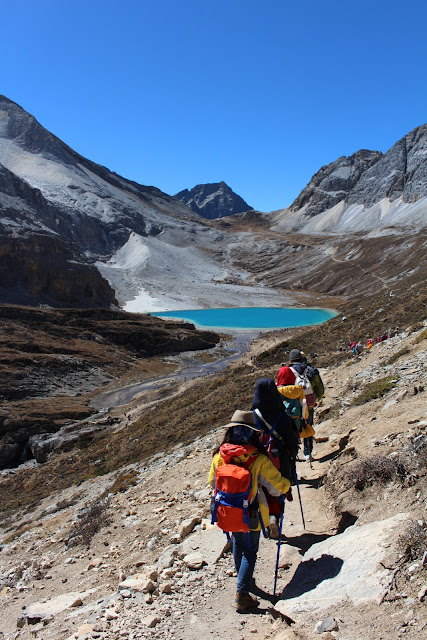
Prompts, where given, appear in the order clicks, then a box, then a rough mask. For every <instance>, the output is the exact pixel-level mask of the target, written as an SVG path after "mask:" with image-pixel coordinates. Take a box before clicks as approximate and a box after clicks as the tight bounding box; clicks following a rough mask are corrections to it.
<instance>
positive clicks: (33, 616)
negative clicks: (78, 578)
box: [25, 589, 95, 624]
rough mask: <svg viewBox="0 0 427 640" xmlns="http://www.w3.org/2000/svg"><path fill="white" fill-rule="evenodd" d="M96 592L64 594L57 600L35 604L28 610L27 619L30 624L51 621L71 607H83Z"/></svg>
mask: <svg viewBox="0 0 427 640" xmlns="http://www.w3.org/2000/svg"><path fill="white" fill-rule="evenodd" d="M94 591H95V589H90V590H89V591H85V592H83V593H78V592H70V593H64V594H62V595H60V596H57V597H56V598H52V600H47V602H33V603H32V604H30V605H28V607H27V608H26V610H25V617H26V618H27V620H28V622H29V623H30V624H36V623H37V622H40V621H48V620H51V619H52V618H53V617H54V616H55V615H57V614H58V613H61V611H65V610H66V609H70V608H71V607H76V606H81V605H82V604H83V600H84V599H85V598H86V597H87V596H88V595H89V594H91V593H93V592H94Z"/></svg>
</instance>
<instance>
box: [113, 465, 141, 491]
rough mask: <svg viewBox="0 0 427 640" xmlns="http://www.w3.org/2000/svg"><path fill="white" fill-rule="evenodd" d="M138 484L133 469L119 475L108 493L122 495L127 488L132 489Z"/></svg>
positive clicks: (135, 472)
mask: <svg viewBox="0 0 427 640" xmlns="http://www.w3.org/2000/svg"><path fill="white" fill-rule="evenodd" d="M136 484H138V472H137V471H135V469H132V470H131V471H128V472H127V473H121V474H120V475H119V476H117V478H116V479H115V480H114V482H113V484H112V485H111V487H110V488H109V489H108V492H109V493H124V492H125V491H126V489H128V488H129V487H134V486H135V485H136Z"/></svg>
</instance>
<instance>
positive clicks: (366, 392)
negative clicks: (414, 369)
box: [352, 376, 399, 405]
mask: <svg viewBox="0 0 427 640" xmlns="http://www.w3.org/2000/svg"><path fill="white" fill-rule="evenodd" d="M398 380H399V377H398V376H385V378H379V379H378V380H375V381H374V382H368V383H367V384H365V385H364V387H363V388H362V391H361V393H359V395H358V396H356V397H355V398H354V399H353V402H352V404H353V405H360V404H365V402H369V401H370V400H375V399H376V398H382V396H384V395H385V394H386V393H387V392H388V391H390V389H393V388H394V387H395V386H396V383H397V382H398Z"/></svg>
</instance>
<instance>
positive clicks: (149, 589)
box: [119, 573, 156, 593]
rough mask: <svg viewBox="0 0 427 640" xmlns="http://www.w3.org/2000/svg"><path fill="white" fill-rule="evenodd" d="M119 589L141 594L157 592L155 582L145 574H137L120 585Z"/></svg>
mask: <svg viewBox="0 0 427 640" xmlns="http://www.w3.org/2000/svg"><path fill="white" fill-rule="evenodd" d="M119 589H132V590H133V591H140V592H141V593H153V591H155V590H156V585H155V584H154V582H153V581H152V580H151V579H150V578H148V577H147V576H146V575H145V574H141V573H136V574H135V575H133V576H131V577H130V578H126V580H123V582H121V583H120V584H119Z"/></svg>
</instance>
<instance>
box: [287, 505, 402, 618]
mask: <svg viewBox="0 0 427 640" xmlns="http://www.w3.org/2000/svg"><path fill="white" fill-rule="evenodd" d="M408 517H409V516H408V514H407V513H399V514H397V515H395V516H393V517H392V518H389V519H387V520H381V521H376V522H371V523H369V524H365V525H359V524H355V525H353V526H352V527H349V528H348V529H346V530H345V531H344V533H341V534H339V535H336V536H333V537H331V538H328V539H327V540H324V541H323V542H319V543H318V544H315V545H313V546H312V547H311V549H310V550H309V551H308V552H307V554H306V555H305V556H304V560H303V562H301V564H300V565H299V567H298V569H297V570H296V572H295V574H294V576H293V578H292V579H291V581H290V582H289V583H288V585H287V586H286V587H285V589H284V590H283V592H282V594H281V599H280V600H279V602H278V603H277V604H276V605H275V609H276V610H277V611H278V612H279V613H280V614H282V615H286V616H289V617H291V618H292V617H293V616H294V615H295V613H297V612H301V611H305V612H307V611H313V612H316V611H321V610H323V609H327V608H328V607H330V606H333V605H338V604H340V603H341V602H342V601H343V600H345V599H346V598H348V599H349V600H350V601H351V602H352V603H353V604H354V605H355V606H357V605H359V604H362V603H366V602H369V601H373V602H379V601H380V600H381V597H382V595H383V593H384V590H385V588H386V586H387V584H388V580H389V571H387V570H386V569H384V568H383V567H382V566H381V564H380V563H381V562H383V561H384V560H385V554H386V552H387V546H389V544H390V542H391V540H392V539H394V538H396V537H397V536H398V535H399V533H400V531H401V529H402V525H403V524H404V523H405V522H407V519H408ZM367 549H369V553H367V552H366V550H367Z"/></svg>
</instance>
